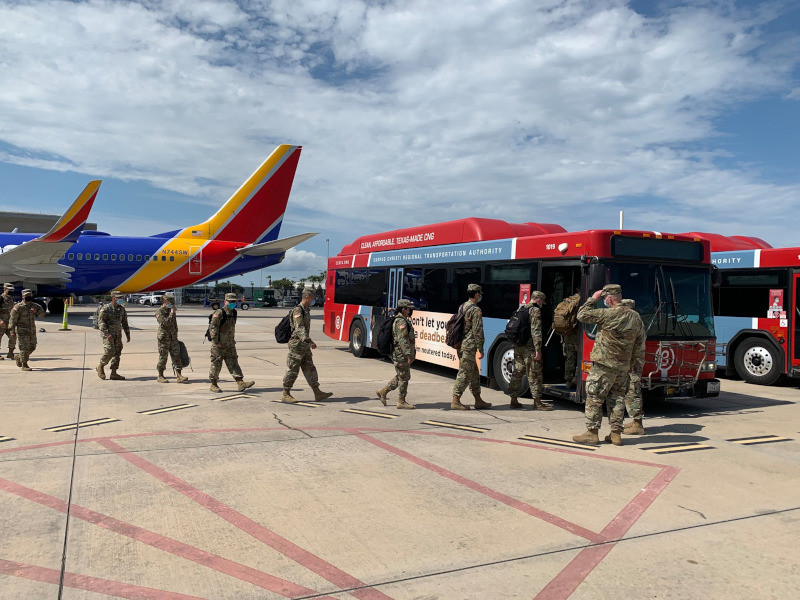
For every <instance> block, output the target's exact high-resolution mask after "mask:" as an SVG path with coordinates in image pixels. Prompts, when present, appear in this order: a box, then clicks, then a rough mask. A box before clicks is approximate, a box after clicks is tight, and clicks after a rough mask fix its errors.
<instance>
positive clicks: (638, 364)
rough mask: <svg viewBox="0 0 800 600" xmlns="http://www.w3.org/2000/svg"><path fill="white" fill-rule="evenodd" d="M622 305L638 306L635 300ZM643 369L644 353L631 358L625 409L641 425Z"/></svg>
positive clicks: (623, 302) (643, 333)
mask: <svg viewBox="0 0 800 600" xmlns="http://www.w3.org/2000/svg"><path fill="white" fill-rule="evenodd" d="M620 304H622V306H625V307H627V308H629V309H631V310H632V309H633V308H634V307H635V306H636V303H635V302H634V301H633V300H623V301H622V302H621V303H620ZM642 328H643V329H644V324H642ZM642 336H645V332H644V331H642ZM642 369H644V352H641V354H639V355H638V357H637V358H636V359H633V358H631V375H630V378H631V382H630V385H629V386H628V393H627V394H625V408H626V409H627V410H628V416H629V417H631V418H632V419H634V420H638V421H639V423H641V421H642V419H643V418H644V410H643V407H642ZM626 433H627V432H626Z"/></svg>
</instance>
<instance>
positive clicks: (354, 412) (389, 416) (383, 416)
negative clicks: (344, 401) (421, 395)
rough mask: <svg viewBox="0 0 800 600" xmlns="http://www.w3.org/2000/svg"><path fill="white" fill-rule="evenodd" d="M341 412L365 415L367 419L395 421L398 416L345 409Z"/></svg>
mask: <svg viewBox="0 0 800 600" xmlns="http://www.w3.org/2000/svg"><path fill="white" fill-rule="evenodd" d="M342 412H346V413H353V414H356V415H366V416H368V417H380V418H381V419H396V418H397V417H399V416H400V415H390V414H388V413H380V412H373V411H371V410H359V409H357V408H345V409H344V410H343V411H342Z"/></svg>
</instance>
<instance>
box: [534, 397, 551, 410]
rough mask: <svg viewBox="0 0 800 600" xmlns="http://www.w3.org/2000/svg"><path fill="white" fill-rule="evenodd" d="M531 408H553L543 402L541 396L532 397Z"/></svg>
mask: <svg viewBox="0 0 800 600" xmlns="http://www.w3.org/2000/svg"><path fill="white" fill-rule="evenodd" d="M533 410H553V407H552V406H550V405H549V404H545V403H544V402H542V399H541V398H534V399H533Z"/></svg>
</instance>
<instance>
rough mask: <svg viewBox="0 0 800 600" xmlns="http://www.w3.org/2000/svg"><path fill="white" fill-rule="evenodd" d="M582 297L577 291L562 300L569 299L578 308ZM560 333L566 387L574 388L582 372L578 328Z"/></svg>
mask: <svg viewBox="0 0 800 600" xmlns="http://www.w3.org/2000/svg"><path fill="white" fill-rule="evenodd" d="M580 299H581V295H580V293H575V294H573V295H572V296H569V297H567V298H564V300H563V301H562V302H567V301H569V302H570V303H573V304H574V305H575V307H576V308H577V305H578V303H579V302H580ZM560 335H561V350H562V351H563V353H564V387H566V388H567V389H568V390H572V389H575V388H576V387H577V386H578V382H579V381H580V380H581V372H580V369H578V328H577V327H575V329H573V330H572V331H569V332H567V333H562V334H560Z"/></svg>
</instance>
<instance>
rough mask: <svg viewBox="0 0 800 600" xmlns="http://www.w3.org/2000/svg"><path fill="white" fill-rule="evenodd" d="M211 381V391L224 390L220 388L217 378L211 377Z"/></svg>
mask: <svg viewBox="0 0 800 600" xmlns="http://www.w3.org/2000/svg"><path fill="white" fill-rule="evenodd" d="M209 381H211V391H212V392H221V391H222V390H221V389H220V387H219V386H218V385H217V380H216V379H210V380H209Z"/></svg>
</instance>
